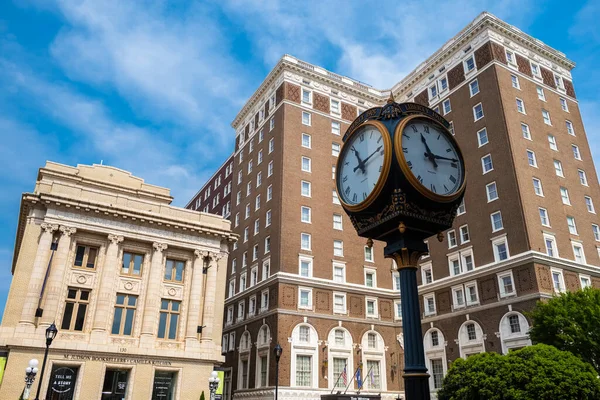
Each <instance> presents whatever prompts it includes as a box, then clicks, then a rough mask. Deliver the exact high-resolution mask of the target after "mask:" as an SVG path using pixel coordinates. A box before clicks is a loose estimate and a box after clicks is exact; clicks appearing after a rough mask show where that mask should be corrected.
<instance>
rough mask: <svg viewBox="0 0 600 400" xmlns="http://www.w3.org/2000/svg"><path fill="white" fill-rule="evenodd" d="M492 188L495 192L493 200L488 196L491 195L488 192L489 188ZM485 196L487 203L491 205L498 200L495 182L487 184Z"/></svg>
mask: <svg viewBox="0 0 600 400" xmlns="http://www.w3.org/2000/svg"><path fill="white" fill-rule="evenodd" d="M492 186H494V188H495V192H496V197H494V198H492V197H490V194H491V192H490V188H491V187H492ZM485 195H486V197H487V202H488V203H491V202H492V201H496V200H498V198H499V197H500V196H498V185H497V184H496V181H493V182H490V183H488V184H487V185H485Z"/></svg>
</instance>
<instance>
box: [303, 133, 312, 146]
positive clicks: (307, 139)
mask: <svg viewBox="0 0 600 400" xmlns="http://www.w3.org/2000/svg"><path fill="white" fill-rule="evenodd" d="M311 143H312V139H311V137H310V135H309V134H308V133H303V134H302V147H306V148H307V149H310V148H311Z"/></svg>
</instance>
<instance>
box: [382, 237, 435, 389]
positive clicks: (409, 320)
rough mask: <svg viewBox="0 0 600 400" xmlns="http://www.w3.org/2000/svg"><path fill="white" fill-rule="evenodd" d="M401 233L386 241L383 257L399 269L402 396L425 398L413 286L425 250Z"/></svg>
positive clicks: (426, 379) (425, 375)
mask: <svg viewBox="0 0 600 400" xmlns="http://www.w3.org/2000/svg"><path fill="white" fill-rule="evenodd" d="M411 242H412V241H411V240H409V239H408V240H407V239H405V238H404V237H403V235H402V236H400V237H398V238H396V239H395V240H393V241H389V240H388V241H387V243H388V245H387V246H386V247H385V249H384V255H385V257H386V258H392V259H394V261H396V265H397V266H398V271H399V273H400V295H401V299H402V331H403V334H404V375H403V377H404V393H405V398H406V400H429V399H430V394H429V374H428V373H427V367H426V366H425V354H424V349H423V333H422V330H421V311H420V307H419V292H418V289H417V266H418V262H419V258H420V257H421V256H422V255H423V254H425V253H427V250H428V249H427V245H426V244H425V243H423V241H422V240H420V241H415V242H412V243H411Z"/></svg>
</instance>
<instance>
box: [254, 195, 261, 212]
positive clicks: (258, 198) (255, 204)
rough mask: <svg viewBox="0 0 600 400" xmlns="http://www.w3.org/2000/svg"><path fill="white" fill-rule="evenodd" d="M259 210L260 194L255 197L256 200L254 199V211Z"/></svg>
mask: <svg viewBox="0 0 600 400" xmlns="http://www.w3.org/2000/svg"><path fill="white" fill-rule="evenodd" d="M259 208H260V194H257V195H256V198H255V199H254V210H255V211H256V210H258V209H259Z"/></svg>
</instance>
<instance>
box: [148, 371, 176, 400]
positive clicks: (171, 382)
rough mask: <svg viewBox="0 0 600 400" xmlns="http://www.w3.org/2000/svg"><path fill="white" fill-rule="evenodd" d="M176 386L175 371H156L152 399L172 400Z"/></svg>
mask: <svg viewBox="0 0 600 400" xmlns="http://www.w3.org/2000/svg"><path fill="white" fill-rule="evenodd" d="M174 386H175V373H174V372H164V371H156V373H155V374H154V385H153V389H152V400H172V399H173V389H174Z"/></svg>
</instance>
